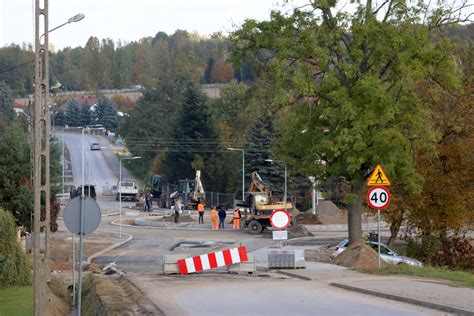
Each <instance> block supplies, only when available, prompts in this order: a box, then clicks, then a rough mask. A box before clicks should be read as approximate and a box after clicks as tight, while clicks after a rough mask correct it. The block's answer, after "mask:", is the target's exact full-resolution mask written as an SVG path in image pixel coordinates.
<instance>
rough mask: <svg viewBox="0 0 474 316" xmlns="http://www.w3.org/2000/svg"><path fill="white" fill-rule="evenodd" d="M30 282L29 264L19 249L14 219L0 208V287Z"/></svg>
mask: <svg viewBox="0 0 474 316" xmlns="http://www.w3.org/2000/svg"><path fill="white" fill-rule="evenodd" d="M28 284H31V266H30V263H29V261H28V259H27V257H26V255H25V253H24V252H23V249H21V246H20V243H19V241H18V238H17V234H16V224H15V219H14V217H13V215H12V214H10V213H9V212H7V211H3V210H0V287H7V286H14V285H28Z"/></svg>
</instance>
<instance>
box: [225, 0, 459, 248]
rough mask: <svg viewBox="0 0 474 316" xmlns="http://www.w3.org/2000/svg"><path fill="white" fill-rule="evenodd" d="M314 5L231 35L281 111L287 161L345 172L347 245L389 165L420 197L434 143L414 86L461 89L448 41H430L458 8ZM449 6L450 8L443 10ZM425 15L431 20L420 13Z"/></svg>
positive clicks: (326, 172)
mask: <svg viewBox="0 0 474 316" xmlns="http://www.w3.org/2000/svg"><path fill="white" fill-rule="evenodd" d="M335 5H336V2H335V1H329V2H327V1H326V2H319V1H316V2H310V3H308V4H307V5H306V6H304V7H302V8H300V9H295V10H293V12H292V13H290V14H288V15H284V14H281V13H279V12H272V14H271V19H270V21H265V22H257V21H254V20H248V21H246V23H244V25H243V26H242V28H241V29H240V30H237V31H236V32H234V33H233V41H234V43H235V47H236V49H235V51H234V60H235V61H238V60H242V58H243V57H244V56H245V55H246V54H248V53H252V54H253V55H254V59H255V60H256V61H257V62H259V64H260V65H261V69H262V76H263V77H264V78H265V79H266V80H267V82H268V83H269V85H270V86H271V87H272V88H271V89H272V91H273V93H274V97H273V99H272V103H273V104H275V105H278V107H279V108H280V109H281V119H280V122H281V123H280V124H279V128H280V130H281V131H282V137H281V138H280V139H279V140H278V141H279V143H280V144H281V147H280V149H279V150H278V152H279V155H280V157H281V158H282V159H284V160H285V161H287V162H288V163H289V164H290V165H291V166H292V167H293V168H294V169H296V170H299V171H300V172H301V173H302V174H307V175H316V176H317V177H318V178H319V179H324V178H327V177H328V176H344V177H345V178H346V179H347V180H348V181H350V183H351V185H352V194H349V195H348V196H347V203H348V204H349V212H348V224H349V225H348V226H349V240H350V243H354V242H356V241H358V240H360V239H361V237H362V229H361V212H362V205H363V201H364V199H365V191H366V187H365V180H366V178H367V177H368V175H369V174H370V172H371V171H372V167H373V166H374V165H375V164H377V163H381V164H382V165H383V166H384V167H385V169H386V171H387V173H388V176H389V177H390V178H391V179H393V180H394V181H395V180H397V181H400V182H401V183H403V185H404V187H405V188H406V189H407V190H408V191H410V192H419V191H420V189H421V188H420V185H419V184H420V183H421V181H420V179H421V177H420V176H419V174H418V173H417V172H416V170H415V164H414V159H413V152H414V150H415V149H417V148H421V147H423V146H426V145H429V144H430V143H432V142H433V141H434V140H435V137H434V133H433V129H432V124H431V122H430V120H429V111H428V109H427V107H426V106H425V104H424V102H423V99H422V98H420V97H419V96H418V95H417V93H416V91H415V85H416V84H417V83H419V82H423V81H435V82H443V83H446V84H447V85H449V84H451V85H452V84H456V80H454V81H453V80H452V79H455V76H454V75H453V73H454V71H453V69H454V68H453V61H452V59H451V56H450V54H449V45H447V44H446V42H444V41H439V42H432V41H431V37H430V36H431V34H432V33H431V32H432V30H434V29H435V28H436V27H438V26H439V24H440V23H448V22H449V23H452V22H453V20H452V19H451V18H450V15H449V14H450V13H452V10H451V11H450V8H443V9H439V8H437V9H435V10H432V8H431V7H430V6H429V5H427V4H425V3H423V2H419V3H417V4H415V5H409V4H407V3H406V2H405V1H391V0H390V1H385V2H383V3H382V4H380V6H379V7H377V6H376V4H375V3H373V2H372V1H370V0H368V1H366V2H361V3H360V4H359V5H358V7H357V9H356V10H355V11H354V12H353V13H349V12H344V11H337V12H335V10H334V9H335ZM445 9H446V10H445ZM420 11H421V12H423V13H424V14H420Z"/></svg>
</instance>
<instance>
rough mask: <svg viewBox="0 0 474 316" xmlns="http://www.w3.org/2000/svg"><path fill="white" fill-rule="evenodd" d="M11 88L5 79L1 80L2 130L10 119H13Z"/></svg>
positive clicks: (0, 113) (0, 122) (0, 112)
mask: <svg viewBox="0 0 474 316" xmlns="http://www.w3.org/2000/svg"><path fill="white" fill-rule="evenodd" d="M9 90H10V89H9V88H8V85H7V84H6V83H5V81H0V130H1V128H2V126H5V125H6V124H7V122H8V121H11V120H13V117H14V116H15V112H14V111H13V100H12V98H11V96H10V91H9Z"/></svg>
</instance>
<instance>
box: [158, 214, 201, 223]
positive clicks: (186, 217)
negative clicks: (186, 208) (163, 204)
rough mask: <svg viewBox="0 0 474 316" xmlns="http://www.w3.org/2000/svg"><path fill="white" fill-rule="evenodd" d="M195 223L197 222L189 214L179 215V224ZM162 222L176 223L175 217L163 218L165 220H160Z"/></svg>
mask: <svg viewBox="0 0 474 316" xmlns="http://www.w3.org/2000/svg"><path fill="white" fill-rule="evenodd" d="M195 221H196V220H195V219H193V218H192V217H191V216H190V215H187V214H181V215H179V222H180V223H191V222H195ZM160 222H174V215H169V216H163V218H162V219H160Z"/></svg>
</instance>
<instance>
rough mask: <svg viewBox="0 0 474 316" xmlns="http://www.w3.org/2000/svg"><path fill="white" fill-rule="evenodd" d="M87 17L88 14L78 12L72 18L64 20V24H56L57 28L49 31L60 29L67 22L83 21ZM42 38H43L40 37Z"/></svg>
mask: <svg viewBox="0 0 474 316" xmlns="http://www.w3.org/2000/svg"><path fill="white" fill-rule="evenodd" d="M85 17H86V16H85V15H84V14H83V13H78V14H76V15H75V16H73V17H70V18H69V19H68V20H67V21H66V22H64V23H63V24H61V25H58V26H56V27H55V28H52V29H51V30H49V31H48V32H47V33H51V32H52V31H55V30H57V29H59V28H60V27H63V26H64V25H66V24H71V23H75V22H79V21H81V20H82V19H84V18H85ZM44 34H46V33H44ZM44 34H42V35H41V37H43V36H44ZM40 40H41V38H40Z"/></svg>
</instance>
